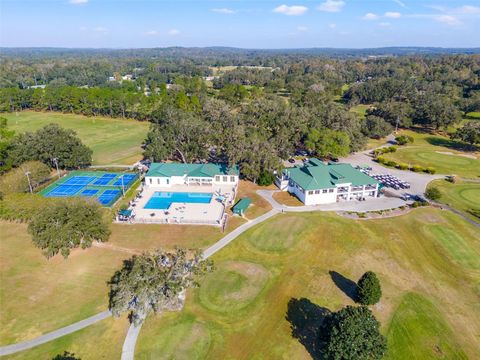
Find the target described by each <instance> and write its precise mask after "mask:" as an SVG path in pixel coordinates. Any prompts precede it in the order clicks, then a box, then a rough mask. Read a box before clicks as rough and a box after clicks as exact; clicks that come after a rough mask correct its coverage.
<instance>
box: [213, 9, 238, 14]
mask: <svg viewBox="0 0 480 360" xmlns="http://www.w3.org/2000/svg"><path fill="white" fill-rule="evenodd" d="M211 11H213V12H216V13H218V14H235V13H236V11H235V10H232V9H227V8H220V9H211Z"/></svg>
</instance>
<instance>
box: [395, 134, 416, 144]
mask: <svg viewBox="0 0 480 360" xmlns="http://www.w3.org/2000/svg"><path fill="white" fill-rule="evenodd" d="M395 141H396V142H397V144H398V145H405V144H408V143H413V141H414V139H413V137H411V136H409V135H400V136H397V137H396V138H395Z"/></svg>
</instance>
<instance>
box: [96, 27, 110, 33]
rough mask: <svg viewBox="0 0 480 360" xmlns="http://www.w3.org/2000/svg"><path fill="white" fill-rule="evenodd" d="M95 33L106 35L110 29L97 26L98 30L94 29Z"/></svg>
mask: <svg viewBox="0 0 480 360" xmlns="http://www.w3.org/2000/svg"><path fill="white" fill-rule="evenodd" d="M93 31H95V32H99V33H106V32H107V31H108V29H107V28H105V27H103V26H97V27H96V28H94V29H93Z"/></svg>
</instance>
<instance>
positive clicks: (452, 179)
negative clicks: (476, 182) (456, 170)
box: [445, 175, 457, 184]
mask: <svg viewBox="0 0 480 360" xmlns="http://www.w3.org/2000/svg"><path fill="white" fill-rule="evenodd" d="M445 180H446V181H448V182H449V183H452V184H455V183H456V182H457V177H456V176H455V175H450V176H447V177H446V178H445Z"/></svg>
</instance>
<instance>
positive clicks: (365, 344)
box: [325, 306, 387, 360]
mask: <svg viewBox="0 0 480 360" xmlns="http://www.w3.org/2000/svg"><path fill="white" fill-rule="evenodd" d="M379 326H380V324H379V322H378V321H377V319H376V318H375V317H374V316H373V314H372V312H371V311H370V309H369V308H367V307H366V306H360V307H355V306H347V307H345V308H343V309H341V310H340V311H338V312H336V313H333V314H332V316H331V317H330V318H329V319H328V321H327V325H326V330H327V331H326V333H327V335H326V339H325V359H327V360H376V359H381V358H382V357H383V356H384V354H385V352H386V350H387V341H386V339H385V337H384V336H383V335H382V334H380V331H379Z"/></svg>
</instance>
